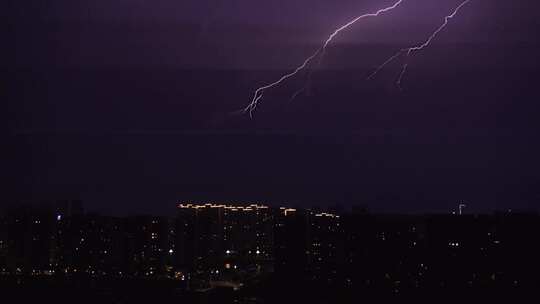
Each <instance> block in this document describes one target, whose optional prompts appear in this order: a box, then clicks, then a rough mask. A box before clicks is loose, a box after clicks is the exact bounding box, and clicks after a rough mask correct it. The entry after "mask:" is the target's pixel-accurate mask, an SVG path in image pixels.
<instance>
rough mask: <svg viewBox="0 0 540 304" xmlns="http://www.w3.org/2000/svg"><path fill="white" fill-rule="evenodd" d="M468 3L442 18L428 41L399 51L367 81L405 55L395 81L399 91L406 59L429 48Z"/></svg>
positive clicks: (406, 63)
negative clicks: (442, 20) (441, 21)
mask: <svg viewBox="0 0 540 304" xmlns="http://www.w3.org/2000/svg"><path fill="white" fill-rule="evenodd" d="M470 1H471V0H465V1H463V2H461V4H460V5H458V6H457V7H456V8H455V9H454V11H453V12H452V13H451V14H450V15H448V16H446V17H444V22H443V23H442V24H441V25H440V26H439V27H438V28H437V29H436V30H435V31H434V32H433V33H432V34H431V35H430V36H429V37H428V39H427V40H426V41H424V43H422V44H419V45H416V46H412V47H409V48H405V49H401V50H399V51H398V52H397V53H396V54H394V55H392V56H391V57H390V58H388V59H387V60H386V61H385V62H383V63H382V64H381V65H380V66H378V67H377V68H376V69H375V71H374V72H373V73H371V75H369V76H368V78H367V79H371V78H373V77H375V76H376V75H377V74H378V73H379V72H380V71H381V70H382V69H383V68H384V67H385V66H387V65H388V64H390V63H391V62H392V61H394V60H395V59H396V58H398V57H400V56H401V55H403V54H405V62H404V63H403V65H402V66H401V72H400V73H399V76H398V78H397V81H396V85H397V86H398V87H399V88H400V89H401V82H402V81H403V77H404V76H405V73H407V68H408V66H409V63H408V62H407V59H408V58H409V57H410V56H411V54H413V53H414V52H418V51H421V50H423V49H425V48H427V47H429V45H430V44H431V42H432V41H433V39H435V38H436V37H437V35H438V34H439V33H440V32H441V31H442V30H443V29H444V28H445V27H446V26H447V25H448V23H449V22H450V19H452V18H454V17H455V16H456V15H457V14H458V13H459V11H460V10H461V8H462V7H463V6H465V5H466V4H467V3H469V2H470Z"/></svg>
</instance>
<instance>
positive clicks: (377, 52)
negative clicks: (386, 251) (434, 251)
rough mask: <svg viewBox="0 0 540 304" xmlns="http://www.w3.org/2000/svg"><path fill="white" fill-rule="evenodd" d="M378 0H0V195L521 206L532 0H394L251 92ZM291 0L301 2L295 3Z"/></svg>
mask: <svg viewBox="0 0 540 304" xmlns="http://www.w3.org/2000/svg"><path fill="white" fill-rule="evenodd" d="M392 3H393V2H392V1H374V0H369V1H360V0H358V1H331V0H326V1H323V0H311V1H307V0H288V1H262V0H257V1H255V0H251V1H247V0H233V1H207V0H205V1H195V0H192V1H173V0H153V1H140V0H139V1H135V0H96V1H77V0H69V1H68V0H62V1H47V2H39V4H36V3H35V2H34V1H20V0H17V1H8V2H7V3H3V4H1V6H0V12H1V13H0V14H2V15H1V16H0V17H2V18H3V19H4V20H6V21H7V25H8V26H7V27H5V28H3V29H2V34H3V35H2V37H4V38H3V39H4V41H7V44H6V45H9V46H10V47H9V48H5V49H3V50H2V51H1V52H2V53H3V54H4V52H5V54H4V55H3V56H2V57H1V58H2V60H1V61H0V66H1V67H2V68H4V69H5V70H6V71H7V72H8V73H5V75H7V76H4V77H3V78H2V79H3V80H4V83H5V84H6V87H7V88H8V89H7V91H6V93H7V94H6V97H7V98H6V100H8V107H7V111H6V113H7V121H8V134H7V139H8V143H9V145H8V146H9V148H10V149H9V150H8V152H9V153H11V157H10V158H9V159H10V161H9V162H8V164H7V166H6V167H7V172H8V174H9V175H10V176H12V177H13V178H12V179H11V181H12V182H13V186H11V187H8V192H7V193H6V194H5V196H6V198H5V199H4V200H3V201H4V202H6V203H13V202H15V203H16V202H18V201H21V200H26V199H29V198H32V199H38V200H39V199H42V198H71V197H80V198H82V199H83V200H84V201H85V203H86V204H87V206H89V208H90V209H94V210H101V211H105V212H112V213H123V212H129V213H136V212H155V213H166V212H170V210H171V208H173V206H174V202H175V201H176V200H182V199H186V198H189V199H195V200H203V199H226V200H244V199H246V200H247V199H250V200H251V199H257V200H261V201H269V202H271V203H272V202H273V203H276V204H278V203H282V202H286V201H288V202H294V203H296V204H299V205H303V206H308V205H313V204H317V205H322V206H324V205H331V204H334V203H342V204H344V205H351V204H353V203H355V204H356V203H358V204H365V205H367V206H368V207H370V208H372V209H374V210H382V211H443V212H445V211H448V210H449V209H451V208H453V206H454V205H455V202H456V201H458V200H467V201H470V206H471V209H476V210H480V211H482V210H492V209H496V208H507V207H515V208H525V209H526V208H537V206H538V202H539V200H540V192H539V190H538V189H540V177H539V175H538V172H540V161H539V160H538V157H537V155H540V146H539V144H538V140H537V137H538V133H539V131H540V123H539V120H538V113H539V111H540V108H539V106H538V104H537V101H538V100H540V98H539V97H540V96H538V94H539V93H538V92H537V91H538V90H537V88H536V87H537V84H538V81H539V80H540V76H539V75H540V74H539V73H538V69H539V60H538V59H539V56H538V54H540V43H539V42H540V41H539V39H538V34H537V33H538V31H537V30H538V28H539V23H540V18H539V17H538V13H537V12H538V11H540V5H539V4H538V3H537V1H533V0H521V1H503V0H491V1H489V0H472V1H471V3H470V4H469V5H467V6H466V7H464V8H463V10H462V11H461V12H460V14H459V15H458V16H457V17H456V18H455V19H454V20H452V21H451V23H450V24H449V26H448V27H447V28H446V29H445V30H444V31H443V32H441V34H440V36H438V37H437V39H436V40H435V41H434V43H433V45H432V47H430V48H429V49H426V50H425V51H424V52H422V53H419V54H417V56H415V57H414V58H412V59H411V62H410V68H409V71H408V74H407V76H406V78H405V79H404V90H403V91H402V92H400V91H399V90H398V89H397V88H396V87H395V86H394V81H395V77H396V73H397V72H399V64H398V63H396V64H395V65H392V66H389V67H388V68H387V69H385V70H384V71H382V73H381V74H380V75H379V77H377V78H376V79H375V80H373V81H371V82H367V81H365V77H366V75H367V74H368V73H369V72H370V71H372V69H373V68H374V67H375V66H377V65H378V64H379V63H381V62H382V61H384V60H385V59H386V58H387V57H388V56H390V55H392V54H393V53H395V52H396V50H398V49H400V48H402V47H408V46H411V45H413V44H417V43H419V42H421V41H423V40H424V39H425V38H426V37H427V36H428V35H429V34H430V33H431V32H432V31H433V30H434V29H435V28H436V27H437V26H439V25H440V23H441V22H442V20H443V18H444V16H445V15H447V14H448V13H450V12H451V11H452V9H453V8H454V7H456V6H457V5H458V4H459V1H455V0H444V1H432V0H406V1H404V3H403V5H402V6H401V7H399V8H398V9H396V10H395V11H393V12H391V13H388V14H386V15H384V16H381V17H379V18H373V19H369V20H365V21H362V22H360V23H358V25H356V26H354V27H352V28H351V29H350V30H348V31H346V32H344V33H343V35H340V36H339V37H337V38H336V41H335V43H334V44H332V45H331V47H330V48H329V49H328V51H327V54H326V56H325V58H324V61H323V63H322V66H321V69H320V70H319V71H317V72H316V73H315V74H314V75H313V85H312V87H311V88H310V90H309V91H308V94H306V95H302V96H299V98H298V99H297V100H296V101H295V102H294V103H292V104H290V103H287V100H288V99H289V97H290V95H291V94H292V93H293V92H294V91H295V90H296V89H298V88H299V87H300V86H301V85H302V84H303V82H302V79H303V78H302V77H299V78H295V79H292V80H291V81H290V82H287V83H286V84H285V85H284V86H282V87H279V88H277V89H275V90H272V91H269V92H267V95H265V99H264V103H263V104H262V106H261V108H260V109H259V110H258V111H257V113H256V116H255V119H253V120H249V119H248V118H247V117H241V116H240V117H238V116H230V115H228V113H230V112H231V111H234V110H237V109H239V108H241V107H243V106H245V105H246V104H247V103H248V102H249V101H250V98H251V94H252V93H253V90H254V89H256V88H257V87H258V86H260V85H262V84H265V83H268V82H270V81H273V80H275V79H276V78H277V77H279V76H280V75H282V74H283V73H286V72H288V71H290V69H292V68H294V67H295V66H297V65H298V64H299V63H301V62H302V60H304V59H305V58H306V57H307V56H309V55H310V54H311V53H312V52H313V51H314V50H315V49H316V48H317V47H319V46H320V44H321V42H322V41H323V40H324V39H326V37H327V36H328V35H329V34H330V33H331V32H332V31H333V30H334V29H335V28H336V26H339V25H341V24H343V23H344V22H347V21H348V20H350V19H351V18H352V17H355V16H357V15H359V14H363V13H366V12H372V11H375V10H377V9H379V8H381V7H384V6H388V5H390V4H392ZM307 4H309V8H307V9H306V7H307Z"/></svg>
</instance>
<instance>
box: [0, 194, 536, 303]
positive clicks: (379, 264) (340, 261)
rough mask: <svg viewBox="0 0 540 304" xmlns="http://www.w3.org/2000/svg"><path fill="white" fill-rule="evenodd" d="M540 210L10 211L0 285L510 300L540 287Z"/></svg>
mask: <svg viewBox="0 0 540 304" xmlns="http://www.w3.org/2000/svg"><path fill="white" fill-rule="evenodd" d="M539 233H540V217H539V215H538V214H537V213H531V212H513V211H510V210H508V211H505V212H495V213H493V214H465V213H462V212H461V210H460V212H457V214H426V215H388V214H384V215H382V214H370V213H369V212H367V211H366V210H363V209H353V210H352V211H349V212H339V211H337V210H324V211H323V210H316V209H294V208H288V207H268V206H266V205H262V204H240V205H230V204H194V203H182V204H179V205H178V213H177V214H176V215H175V216H174V217H155V216H133V217H124V218H120V217H110V216H102V215H97V214H91V213H85V212H83V209H82V206H81V204H80V202H76V201H64V202H59V203H53V204H47V205H40V206H35V205H25V206H20V205H19V206H17V207H12V208H8V209H6V210H5V212H4V214H3V215H2V216H1V217H0V271H1V272H0V273H1V275H0V288H1V291H0V292H1V295H2V297H5V299H16V300H17V302H19V303H30V302H31V303H39V302H41V301H47V302H49V301H51V302H56V303H148V302H153V303H154V302H155V303H160V302H163V303H165V302H166V301H167V302H172V301H175V302H177V303H181V302H183V303H358V302H359V301H375V300H377V301H393V300H400V301H401V300H407V301H415V302H426V303H427V302H430V303H431V302H433V301H437V302H446V301H448V302H450V301H462V302H463V301H464V302H472V301H482V302H488V301H490V302H498V301H501V302H502V301H510V300H517V299H518V298H525V297H526V296H530V295H534V293H535V292H536V290H537V288H538V287H539V284H538V282H539V280H538V275H539V273H540V272H539V270H540V267H539V266H540V259H539V257H540V250H539V248H540V247H539V246H538V242H539V241H538V240H539V239H538V236H539V235H540V234H539Z"/></svg>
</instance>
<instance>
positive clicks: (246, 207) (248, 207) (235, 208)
mask: <svg viewBox="0 0 540 304" xmlns="http://www.w3.org/2000/svg"><path fill="white" fill-rule="evenodd" d="M178 208H182V209H196V210H197V209H205V208H223V209H227V210H231V211H253V210H259V209H268V208H269V207H268V206H266V205H259V204H251V205H244V206H243V205H227V204H213V203H205V204H194V203H180V204H178ZM279 210H280V211H281V212H283V214H285V215H289V214H291V213H294V212H296V209H294V208H287V207H280V208H279ZM315 216H317V217H332V218H339V215H335V214H333V213H328V212H320V213H315Z"/></svg>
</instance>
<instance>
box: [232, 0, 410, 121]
mask: <svg viewBox="0 0 540 304" xmlns="http://www.w3.org/2000/svg"><path fill="white" fill-rule="evenodd" d="M403 1H404V0H398V1H397V2H395V3H394V4H393V5H391V6H389V7H386V8H383V9H380V10H378V11H376V12H375V13H369V14H364V15H360V16H358V17H356V18H354V19H352V20H351V21H349V22H347V23H346V24H344V25H342V26H340V27H339V28H337V29H336V30H334V32H332V34H331V35H330V36H328V38H327V39H326V40H325V41H324V43H323V45H322V46H321V47H320V48H319V49H317V50H316V51H315V52H314V53H313V54H312V55H311V56H309V57H308V58H306V59H305V60H304V62H303V63H302V64H301V65H299V66H298V67H296V69H294V70H293V71H292V72H290V73H288V74H285V75H283V76H281V77H280V78H279V79H278V80H276V81H274V82H272V83H269V84H267V85H264V86H261V87H259V88H258V89H256V90H255V92H254V93H253V98H252V99H251V102H250V103H249V104H248V105H247V106H246V107H245V108H244V109H243V110H242V111H243V113H248V112H249V116H250V117H252V115H253V111H255V109H256V108H257V106H258V104H259V102H260V101H261V99H262V98H263V96H264V92H265V91H266V90H268V89H271V88H273V87H275V86H278V85H280V84H281V83H283V82H284V81H286V80H287V79H289V78H291V77H293V76H295V75H296V74H298V73H299V72H301V71H302V70H304V69H305V68H306V67H307V66H308V65H309V64H310V63H311V61H313V59H315V58H316V57H317V56H319V55H320V56H321V58H322V56H323V55H324V52H325V50H326V48H327V47H328V45H329V44H330V43H331V42H332V40H333V39H334V37H336V36H337V35H339V33H341V32H342V31H344V30H346V29H347V28H349V27H350V26H352V25H353V24H355V23H356V22H358V21H360V20H362V19H364V18H368V17H377V16H379V15H380V14H383V13H386V12H388V11H391V10H393V9H395V8H396V7H398V6H399V5H400V4H401V3H402V2H403ZM319 62H320V61H319ZM301 91H302V90H301ZM298 94H299V93H295V95H294V97H296V95H298ZM293 99H294V98H293Z"/></svg>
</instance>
